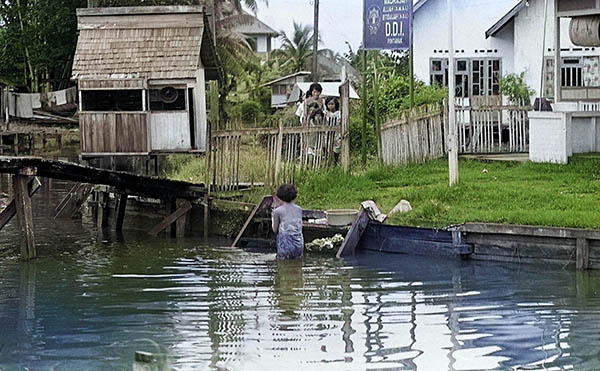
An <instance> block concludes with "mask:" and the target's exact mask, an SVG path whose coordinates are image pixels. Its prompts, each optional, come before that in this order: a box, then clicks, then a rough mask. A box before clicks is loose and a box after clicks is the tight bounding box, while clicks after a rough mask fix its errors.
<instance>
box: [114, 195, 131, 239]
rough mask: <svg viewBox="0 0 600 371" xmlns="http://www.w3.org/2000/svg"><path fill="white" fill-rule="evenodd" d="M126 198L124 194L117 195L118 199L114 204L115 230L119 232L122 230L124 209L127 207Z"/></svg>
mask: <svg viewBox="0 0 600 371" xmlns="http://www.w3.org/2000/svg"><path fill="white" fill-rule="evenodd" d="M127 198H128V196H127V195H126V194H122V195H119V200H118V203H117V205H116V213H115V214H117V218H116V221H115V230H116V231H117V232H120V231H122V230H123V220H124V219H125V209H126V208H127Z"/></svg>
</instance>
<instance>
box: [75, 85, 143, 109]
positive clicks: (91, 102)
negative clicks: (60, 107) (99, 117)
mask: <svg viewBox="0 0 600 371" xmlns="http://www.w3.org/2000/svg"><path fill="white" fill-rule="evenodd" d="M81 100H82V107H81V110H82V111H120V112H128V111H129V112H131V111H142V110H143V106H142V91H141V90H83V91H82V92H81Z"/></svg>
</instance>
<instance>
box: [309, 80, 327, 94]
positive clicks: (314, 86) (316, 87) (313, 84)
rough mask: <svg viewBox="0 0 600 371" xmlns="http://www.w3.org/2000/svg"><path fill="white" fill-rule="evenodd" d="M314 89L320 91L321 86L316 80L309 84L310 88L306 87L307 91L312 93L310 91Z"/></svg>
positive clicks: (321, 89) (321, 90)
mask: <svg viewBox="0 0 600 371" xmlns="http://www.w3.org/2000/svg"><path fill="white" fill-rule="evenodd" d="M315 90H316V91H318V92H319V93H322V92H323V87H322V86H321V84H319V83H318V82H314V83H312V84H310V88H309V89H308V91H309V92H310V93H311V94H312V92H313V91H315Z"/></svg>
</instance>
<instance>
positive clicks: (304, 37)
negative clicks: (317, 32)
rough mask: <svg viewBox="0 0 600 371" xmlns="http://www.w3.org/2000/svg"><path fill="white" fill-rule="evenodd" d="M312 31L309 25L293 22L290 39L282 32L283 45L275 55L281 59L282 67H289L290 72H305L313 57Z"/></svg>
mask: <svg viewBox="0 0 600 371" xmlns="http://www.w3.org/2000/svg"><path fill="white" fill-rule="evenodd" d="M313 37H314V35H313V30H312V27H311V26H310V25H302V24H300V23H296V21H294V35H293V37H292V38H291V39H290V38H289V37H288V36H287V35H286V34H285V32H282V35H281V39H282V40H283V45H282V47H281V49H280V50H278V51H277V54H278V55H279V56H280V57H282V58H283V60H284V62H283V64H282V67H286V66H290V67H291V69H292V70H293V71H292V72H300V71H305V70H306V69H307V67H308V66H309V65H310V63H311V57H312V55H313V49H312V48H313Z"/></svg>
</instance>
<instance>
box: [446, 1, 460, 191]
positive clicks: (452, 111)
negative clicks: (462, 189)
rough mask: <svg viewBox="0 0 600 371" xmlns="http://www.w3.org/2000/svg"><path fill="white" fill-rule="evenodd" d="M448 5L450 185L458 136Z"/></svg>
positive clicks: (454, 180)
mask: <svg viewBox="0 0 600 371" xmlns="http://www.w3.org/2000/svg"><path fill="white" fill-rule="evenodd" d="M447 6H448V131H449V133H448V134H449V135H448V136H449V138H448V139H449V140H448V170H449V180H450V186H451V187H452V186H455V185H457V184H458V141H457V140H458V136H457V132H458V130H457V128H456V107H455V102H454V96H455V94H456V81H455V80H456V77H455V75H454V21H453V17H454V14H453V13H454V12H453V10H452V0H447Z"/></svg>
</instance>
